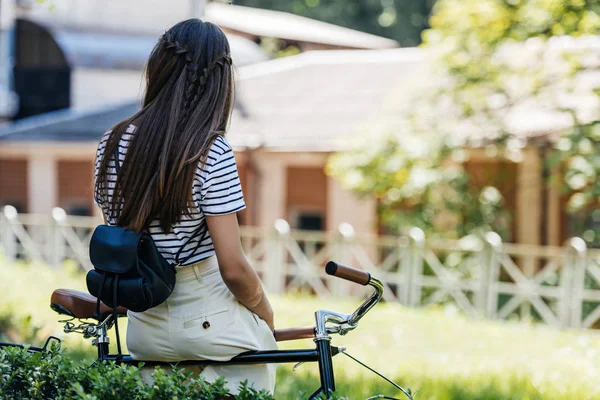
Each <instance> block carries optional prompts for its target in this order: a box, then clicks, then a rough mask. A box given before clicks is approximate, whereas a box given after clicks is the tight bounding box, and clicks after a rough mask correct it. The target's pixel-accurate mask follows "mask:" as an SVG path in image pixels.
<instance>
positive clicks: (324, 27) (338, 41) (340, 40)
mask: <svg viewBox="0 0 600 400" xmlns="http://www.w3.org/2000/svg"><path fill="white" fill-rule="evenodd" d="M206 19H208V20H209V21H211V22H213V23H215V24H217V25H219V26H221V27H223V28H227V29H231V30H235V31H238V32H244V33H247V34H250V35H253V36H258V37H275V38H280V39H286V40H291V41H297V42H307V43H320V44H327V45H331V46H339V47H347V48H354V49H371V50H374V49H388V48H394V47H399V43H398V42H397V41H395V40H392V39H387V38H384V37H381V36H376V35H372V34H369V33H364V32H360V31H357V30H354V29H349V28H344V27H342V26H338V25H334V24H329V23H326V22H321V21H317V20H314V19H311V18H306V17H301V16H298V15H294V14H290V13H286V12H281V11H273V10H265V9H261V8H253V7H243V6H234V5H231V4H222V3H209V4H207V6H206Z"/></svg>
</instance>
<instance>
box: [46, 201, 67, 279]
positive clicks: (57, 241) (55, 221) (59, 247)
mask: <svg viewBox="0 0 600 400" xmlns="http://www.w3.org/2000/svg"><path fill="white" fill-rule="evenodd" d="M66 218H67V213H66V211H65V210H63V209H62V208H60V207H54V208H53V209H52V225H50V232H49V234H48V236H49V240H48V243H49V246H50V248H49V249H48V253H47V254H48V261H49V262H50V264H51V265H52V266H54V267H56V268H58V267H60V266H61V264H62V262H63V260H64V259H65V255H66V244H65V238H64V237H63V234H62V229H63V227H64V226H65V221H66Z"/></svg>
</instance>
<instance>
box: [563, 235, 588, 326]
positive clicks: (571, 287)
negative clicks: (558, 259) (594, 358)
mask: <svg viewBox="0 0 600 400" xmlns="http://www.w3.org/2000/svg"><path fill="white" fill-rule="evenodd" d="M586 253H587V246H586V244H585V241H584V240H583V239H581V238H578V237H574V238H571V239H569V240H568V241H567V249H566V251H565V255H564V257H565V265H564V268H563V269H564V271H563V274H564V279H563V280H562V281H561V286H562V285H563V284H564V285H565V286H563V298H562V299H561V300H562V301H561V306H562V307H561V312H562V313H563V315H562V316H563V317H564V320H563V321H564V324H565V325H566V326H569V327H571V328H580V327H581V325H582V317H583V315H582V311H583V291H584V290H585V270H586Z"/></svg>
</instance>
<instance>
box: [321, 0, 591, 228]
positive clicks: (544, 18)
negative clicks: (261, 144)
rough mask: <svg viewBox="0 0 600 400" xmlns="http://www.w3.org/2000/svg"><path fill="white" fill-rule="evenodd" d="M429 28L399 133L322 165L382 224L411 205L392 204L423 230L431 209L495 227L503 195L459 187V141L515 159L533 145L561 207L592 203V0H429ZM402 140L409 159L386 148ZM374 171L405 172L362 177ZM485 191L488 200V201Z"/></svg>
mask: <svg viewBox="0 0 600 400" xmlns="http://www.w3.org/2000/svg"><path fill="white" fill-rule="evenodd" d="M430 24H431V29H429V30H427V31H425V32H424V33H423V39H424V40H423V48H424V49H426V51H427V52H429V54H433V55H434V56H435V59H436V60H437V62H436V63H435V64H434V65H433V66H432V68H431V69H432V74H433V76H435V77H436V78H437V79H435V82H433V83H431V84H430V86H429V88H428V90H424V91H422V92H421V93H420V94H419V97H417V98H415V99H414V100H413V101H412V102H411V104H412V107H411V109H410V111H409V112H408V113H407V114H406V116H407V118H406V124H405V129H404V130H402V131H401V132H400V131H395V132H392V134H390V133H381V132H380V134H379V137H380V139H378V141H380V142H385V143H386V145H385V146H381V145H380V144H376V143H375V142H377V141H375V140H373V139H372V138H371V139H370V140H369V142H368V143H366V144H365V143H362V144H360V145H359V146H356V147H355V148H354V150H353V151H350V152H349V153H347V154H341V155H339V156H337V157H334V158H333V159H332V161H331V163H330V166H329V171H330V173H331V174H333V175H334V176H337V177H339V178H340V179H342V181H343V182H345V183H346V186H347V187H349V188H351V189H354V190H355V191H357V192H359V193H363V194H375V195H376V196H377V197H378V198H379V199H380V204H382V211H383V216H384V221H386V222H388V223H391V224H392V225H394V224H396V225H397V224H398V221H399V219H401V218H400V217H398V216H397V214H398V213H393V212H390V210H394V209H395V208H398V207H399V206H404V205H406V204H411V203H412V204H417V205H418V207H417V208H415V207H414V206H413V207H403V210H404V214H406V213H409V214H412V216H413V220H414V222H415V223H416V224H417V225H419V226H423V227H425V228H430V229H433V230H435V229H436V224H433V223H432V222H433V220H434V216H433V215H432V214H436V215H439V213H441V212H442V210H446V211H445V212H450V213H451V214H453V216H454V219H455V220H457V221H461V222H462V224H459V225H458V227H457V229H456V230H455V231H454V233H457V234H459V235H460V234H463V233H465V232H464V230H465V227H469V228H473V227H476V226H477V227H481V228H484V229H496V230H498V229H499V230H500V231H501V232H502V229H503V228H506V227H507V220H506V216H505V215H501V213H499V211H500V210H501V206H502V199H499V198H498V196H495V195H494V196H489V195H490V194H491V193H492V192H493V189H490V188H489V187H484V188H483V190H481V191H480V192H476V191H474V188H473V185H469V184H468V183H467V182H468V181H469V176H468V175H466V173H465V171H464V169H462V168H461V164H462V162H463V161H465V154H466V153H465V152H464V151H463V150H462V149H464V148H465V147H472V146H485V147H486V148H487V149H488V150H489V151H487V153H489V154H495V155H496V156H497V157H503V158H505V159H508V160H512V161H514V162H520V161H521V160H522V157H523V154H522V151H523V148H524V147H525V146H532V145H533V146H540V147H542V148H544V150H543V151H542V152H541V153H542V154H543V157H544V161H545V164H544V168H547V169H552V170H556V171H559V172H561V173H562V175H561V176H563V177H564V180H563V183H564V185H563V189H564V190H565V191H566V192H567V194H568V196H569V197H570V202H569V210H570V211H571V212H574V213H580V214H585V213H586V212H589V211H590V210H593V209H595V208H598V206H599V205H600V204H599V198H600V179H598V177H599V175H600V112H599V111H600V90H599V89H600V79H599V77H598V74H599V73H600V39H599V37H598V36H594V35H596V34H597V33H598V32H599V31H600V1H598V0H534V1H524V0H439V1H438V2H437V3H436V5H435V7H434V12H433V15H432V17H431V19H430ZM408 138H410V140H407V139H408ZM407 142H408V143H419V144H420V147H421V148H422V151H421V154H420V155H419V158H420V161H418V162H414V159H413V158H411V157H410V156H407V155H406V151H403V152H393V151H392V150H390V149H393V148H406V147H407V146H408V147H410V146H413V145H412V144H411V145H407V144H406V143H407ZM374 147H376V149H374ZM383 147H385V149H383ZM442 150H443V151H442ZM392 160H393V161H392ZM449 165H453V167H452V168H450V169H449V168H448V166H449ZM449 171H453V173H449ZM385 174H390V176H395V175H397V174H401V175H402V176H406V177H408V178H407V180H406V182H404V181H399V180H395V181H391V180H389V179H387V180H386V179H383V180H380V181H379V182H378V184H377V185H376V186H374V185H372V184H370V183H369V182H372V181H373V179H381V177H382V176H383V175H385ZM413 181H418V182H419V186H420V187H421V189H420V190H419V191H417V192H415V191H414V188H413V186H414V185H413V184H412V183H411V182H413ZM458 183H460V184H458ZM492 183H493V182H492ZM493 186H495V185H493V184H492V185H490V187H493ZM486 193H487V194H488V196H486V195H485V194H486ZM449 199H452V202H449ZM486 199H495V200H494V201H493V202H492V203H493V206H492V207H490V201H489V200H486ZM386 215H387V216H388V217H389V218H386V217H385V216H386ZM437 226H438V227H440V226H442V230H444V229H446V227H445V226H443V225H437ZM577 233H579V234H582V233H584V232H577ZM587 233H588V234H589V233H590V232H587ZM591 236H594V232H591ZM591 236H590V235H588V239H590V237H591ZM591 239H592V240H593V237H591Z"/></svg>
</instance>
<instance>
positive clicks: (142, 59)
mask: <svg viewBox="0 0 600 400" xmlns="http://www.w3.org/2000/svg"><path fill="white" fill-rule="evenodd" d="M42 25H45V23H42ZM49 30H50V32H51V33H52V35H53V37H54V39H55V40H56V41H57V43H58V45H59V46H60V48H61V49H62V50H63V52H64V53H65V56H66V57H67V60H68V61H69V63H70V64H71V66H73V67H88V68H106V69H130V70H141V69H143V68H144V66H145V64H146V61H147V60H148V56H149V55H150V52H151V51H152V48H153V47H154V46H155V45H156V42H157V40H158V35H148V34H139V33H138V34H135V33H131V32H115V31H108V32H107V31H93V30H80V29H75V28H72V27H66V26H58V25H54V26H49ZM227 39H228V40H229V46H230V48H231V56H232V59H233V60H234V63H235V65H236V66H238V67H242V66H244V65H248V64H254V63H258V62H262V61H266V60H268V59H269V57H268V56H267V55H266V54H265V52H264V51H263V50H262V49H261V47H260V46H259V45H258V44H256V43H254V42H253V41H251V40H250V39H246V38H243V37H241V36H238V35H234V34H227Z"/></svg>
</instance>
